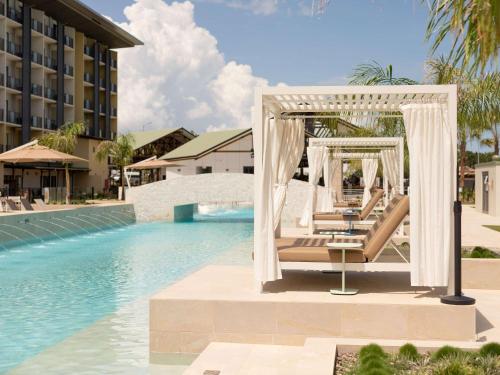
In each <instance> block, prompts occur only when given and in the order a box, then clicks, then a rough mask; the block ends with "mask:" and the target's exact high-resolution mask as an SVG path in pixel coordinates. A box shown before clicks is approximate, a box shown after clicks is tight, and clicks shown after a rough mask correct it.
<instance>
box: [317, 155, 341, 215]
mask: <svg viewBox="0 0 500 375" xmlns="http://www.w3.org/2000/svg"><path fill="white" fill-rule="evenodd" d="M341 165H342V160H340V159H334V158H332V155H331V154H330V153H329V152H327V156H326V157H325V162H324V165H323V180H324V181H325V188H326V189H327V194H326V195H324V199H322V200H319V201H318V202H317V209H318V211H319V212H331V211H333V206H334V205H335V203H337V201H338V199H337V190H336V181H335V179H336V178H337V176H338V173H340V168H341Z"/></svg>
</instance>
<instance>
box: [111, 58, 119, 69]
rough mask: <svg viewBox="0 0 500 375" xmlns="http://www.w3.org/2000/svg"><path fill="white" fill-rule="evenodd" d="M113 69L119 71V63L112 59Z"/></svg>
mask: <svg viewBox="0 0 500 375" xmlns="http://www.w3.org/2000/svg"><path fill="white" fill-rule="evenodd" d="M110 65H111V67H112V68H114V69H118V61H116V59H113V58H112V59H111V64H110Z"/></svg>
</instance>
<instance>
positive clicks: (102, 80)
mask: <svg viewBox="0 0 500 375" xmlns="http://www.w3.org/2000/svg"><path fill="white" fill-rule="evenodd" d="M99 86H100V87H102V88H103V89H105V88H106V80H105V79H101V80H99Z"/></svg>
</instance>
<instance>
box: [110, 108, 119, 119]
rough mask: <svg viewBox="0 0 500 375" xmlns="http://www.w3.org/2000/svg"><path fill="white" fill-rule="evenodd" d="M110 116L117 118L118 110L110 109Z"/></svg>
mask: <svg viewBox="0 0 500 375" xmlns="http://www.w3.org/2000/svg"><path fill="white" fill-rule="evenodd" d="M111 116H113V117H117V116H118V108H111Z"/></svg>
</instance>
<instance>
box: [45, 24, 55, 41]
mask: <svg viewBox="0 0 500 375" xmlns="http://www.w3.org/2000/svg"><path fill="white" fill-rule="evenodd" d="M44 34H45V36H48V37H49V38H52V39H55V40H57V26H55V25H53V26H50V25H46V26H45V33H44Z"/></svg>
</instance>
